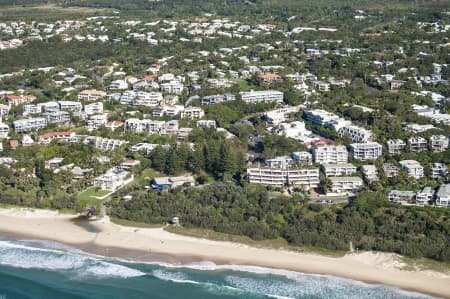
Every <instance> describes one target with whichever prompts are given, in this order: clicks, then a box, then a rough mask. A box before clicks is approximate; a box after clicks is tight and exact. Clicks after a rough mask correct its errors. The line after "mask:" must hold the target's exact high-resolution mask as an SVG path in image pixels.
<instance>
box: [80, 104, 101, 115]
mask: <svg viewBox="0 0 450 299" xmlns="http://www.w3.org/2000/svg"><path fill="white" fill-rule="evenodd" d="M84 112H85V113H86V114H87V115H92V114H98V113H103V103H102V102H97V103H92V104H87V105H85V106H84Z"/></svg>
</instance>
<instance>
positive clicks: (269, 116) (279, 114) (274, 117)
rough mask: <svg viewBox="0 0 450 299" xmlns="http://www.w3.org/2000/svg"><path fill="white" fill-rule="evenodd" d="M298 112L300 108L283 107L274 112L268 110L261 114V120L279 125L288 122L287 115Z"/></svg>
mask: <svg viewBox="0 0 450 299" xmlns="http://www.w3.org/2000/svg"><path fill="white" fill-rule="evenodd" d="M299 110H300V106H294V107H284V108H279V109H275V110H270V111H267V112H264V113H263V118H264V119H265V120H266V121H267V122H268V123H269V124H273V125H279V124H281V123H282V122H285V121H287V120H288V117H289V114H291V113H296V112H298V111H299Z"/></svg>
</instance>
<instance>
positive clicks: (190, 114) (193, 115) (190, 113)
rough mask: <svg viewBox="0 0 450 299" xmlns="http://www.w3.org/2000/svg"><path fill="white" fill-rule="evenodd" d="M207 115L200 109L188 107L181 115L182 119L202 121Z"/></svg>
mask: <svg viewBox="0 0 450 299" xmlns="http://www.w3.org/2000/svg"><path fill="white" fill-rule="evenodd" d="M204 115H205V112H204V111H203V109H202V108H199V107H187V108H185V109H184V111H183V112H182V113H181V118H188V119H201V118H202V117H203V116H204Z"/></svg>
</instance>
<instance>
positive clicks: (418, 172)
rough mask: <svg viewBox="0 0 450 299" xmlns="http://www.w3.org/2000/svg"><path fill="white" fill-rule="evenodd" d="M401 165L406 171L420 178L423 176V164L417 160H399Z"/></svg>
mask: <svg viewBox="0 0 450 299" xmlns="http://www.w3.org/2000/svg"><path fill="white" fill-rule="evenodd" d="M398 163H399V164H400V166H401V167H402V168H403V169H404V170H405V171H406V173H407V174H408V175H409V176H411V177H413V178H415V179H420V178H421V177H423V166H422V165H420V163H419V162H417V161H415V160H402V161H399V162H398Z"/></svg>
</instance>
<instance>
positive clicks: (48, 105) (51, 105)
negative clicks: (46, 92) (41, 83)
mask: <svg viewBox="0 0 450 299" xmlns="http://www.w3.org/2000/svg"><path fill="white" fill-rule="evenodd" d="M37 105H38V106H39V107H41V109H44V110H45V111H55V110H59V103H58V102H53V101H52V102H45V103H39V104H37Z"/></svg>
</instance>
